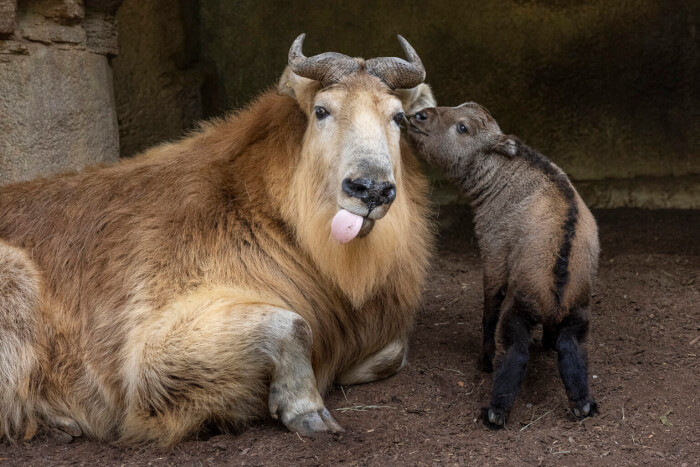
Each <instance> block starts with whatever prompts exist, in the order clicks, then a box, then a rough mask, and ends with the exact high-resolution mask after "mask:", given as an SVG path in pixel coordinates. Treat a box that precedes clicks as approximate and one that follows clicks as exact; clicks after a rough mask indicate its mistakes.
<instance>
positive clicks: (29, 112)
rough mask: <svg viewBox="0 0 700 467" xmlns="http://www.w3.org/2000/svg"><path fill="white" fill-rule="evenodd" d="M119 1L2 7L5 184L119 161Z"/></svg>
mask: <svg viewBox="0 0 700 467" xmlns="http://www.w3.org/2000/svg"><path fill="white" fill-rule="evenodd" d="M118 6H119V1H114V0H102V1H100V0H96V1H90V0H88V1H86V2H85V3H83V1H81V0H36V1H35V0H20V1H19V2H18V3H17V2H15V0H0V184H2V183H6V182H9V181H15V180H27V179H30V178H34V177H38V176H42V175H48V174H51V173H55V172H63V171H67V170H73V169H79V168H81V167H84V166H86V165H92V164H95V163H98V162H104V161H113V160H116V159H117V158H118V157H119V152H118V148H119V142H118V131H117V119H116V111H115V106H114V97H113V89H112V70H111V67H110V65H109V58H110V57H111V56H113V55H114V54H116V47H117V42H116V29H115V27H114V17H113V14H114V13H115V12H116V8H118Z"/></svg>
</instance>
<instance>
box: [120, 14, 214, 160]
mask: <svg viewBox="0 0 700 467" xmlns="http://www.w3.org/2000/svg"><path fill="white" fill-rule="evenodd" d="M188 5H189V6H188ZM196 16H197V10H196V5H195V4H194V2H171V1H169V0H126V1H125V2H124V4H123V5H122V7H121V8H120V9H119V13H118V14H117V19H118V24H119V36H120V46H119V56H118V57H117V58H116V59H115V60H114V62H113V64H114V75H115V82H114V85H115V93H116V102H117V111H118V115H119V131H120V144H121V155H122V156H132V155H134V154H136V153H138V152H140V151H143V150H144V149H147V148H148V147H150V146H152V145H154V144H157V143H161V142H164V141H167V140H172V139H175V138H180V137H182V136H183V135H184V133H185V131H186V130H188V129H190V128H192V127H193V126H194V125H195V123H196V121H197V120H199V119H201V117H202V113H201V108H202V105H201V98H200V87H201V86H202V83H203V81H204V73H203V70H202V67H201V65H200V64H199V62H198V53H199V50H198V45H199V44H198V41H197V34H196V28H197V27H198V25H197V23H196ZM188 28H189V32H190V34H186V30H188Z"/></svg>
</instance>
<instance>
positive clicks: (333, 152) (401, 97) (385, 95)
mask: <svg viewBox="0 0 700 467" xmlns="http://www.w3.org/2000/svg"><path fill="white" fill-rule="evenodd" d="M303 40H304V35H303V34H302V35H301V36H299V37H298V38H297V39H296V40H295V41H294V43H293V44H292V47H291V49H290V51H289V66H288V67H287V69H286V70H285V72H284V74H283V76H282V78H281V80H280V82H279V86H278V90H279V91H280V92H281V93H284V94H288V95H290V96H292V97H294V98H295V99H296V100H297V102H298V104H299V106H300V107H301V109H302V110H303V111H304V113H305V114H306V116H307V120H308V124H307V128H306V133H305V135H304V141H303V148H302V155H301V164H300V165H303V166H304V167H303V170H301V171H300V172H299V173H302V174H304V176H305V177H307V180H306V181H305V182H304V181H302V183H308V184H309V187H307V188H305V189H308V190H311V191H314V195H313V196H315V197H318V198H319V199H318V201H317V204H318V205H320V206H319V210H320V211H323V212H325V213H326V214H325V215H326V216H328V214H332V215H333V214H335V215H336V218H337V217H338V215H339V214H341V213H342V214H344V215H345V218H344V219H345V220H346V221H347V220H348V219H349V223H350V224H352V223H354V227H355V232H354V234H353V233H351V235H350V236H349V237H348V236H345V237H344V240H341V241H349V240H351V239H352V238H354V237H355V236H358V235H359V236H360V237H363V236H366V235H368V234H369V233H370V231H371V230H372V228H373V226H374V222H375V221H377V220H379V219H381V218H382V217H384V216H385V215H386V214H387V213H388V212H389V209H390V207H391V205H392V203H393V202H394V201H395V199H396V198H397V197H400V196H402V194H401V189H402V188H403V187H402V186H401V180H399V179H398V178H399V176H398V175H397V174H399V173H400V165H401V148H400V138H401V130H400V125H401V124H402V123H403V122H404V121H405V118H406V117H405V112H406V111H407V110H408V111H409V112H410V111H415V110H417V109H416V108H415V104H421V103H425V102H428V103H433V104H434V100H433V97H432V94H431V92H430V88H429V87H428V86H427V85H425V84H423V80H424V78H425V70H424V68H423V64H422V63H421V61H420V58H419V57H418V55H417V54H416V52H415V50H413V48H412V47H411V46H410V44H409V43H408V42H407V41H406V40H405V39H403V37H401V36H399V41H400V42H401V46H402V47H403V49H404V52H405V53H406V57H407V60H403V59H400V58H395V57H381V58H373V59H370V60H366V61H365V60H363V59H360V58H351V57H348V56H346V55H342V54H339V53H334V52H327V53H322V54H319V55H315V56H312V57H305V56H304V54H303V53H302V43H303ZM341 217H342V216H341ZM336 218H333V219H334V220H333V223H334V224H335V219H336ZM327 221H328V223H330V222H331V218H330V217H328V219H327ZM334 235H335V232H334ZM338 239H339V240H340V238H338Z"/></svg>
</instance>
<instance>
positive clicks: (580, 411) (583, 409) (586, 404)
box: [571, 399, 598, 420]
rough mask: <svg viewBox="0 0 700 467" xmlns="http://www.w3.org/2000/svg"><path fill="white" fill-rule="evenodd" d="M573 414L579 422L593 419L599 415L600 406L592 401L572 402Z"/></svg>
mask: <svg viewBox="0 0 700 467" xmlns="http://www.w3.org/2000/svg"><path fill="white" fill-rule="evenodd" d="M571 413H573V414H574V417H576V419H577V420H583V419H584V418H586V417H592V416H594V415H596V414H598V404H596V402H595V401H594V400H592V399H583V400H581V401H578V402H572V404H571Z"/></svg>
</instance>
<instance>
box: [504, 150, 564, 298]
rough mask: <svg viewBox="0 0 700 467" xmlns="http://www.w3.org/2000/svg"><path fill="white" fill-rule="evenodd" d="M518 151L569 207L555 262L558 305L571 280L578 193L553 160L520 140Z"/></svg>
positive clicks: (554, 271)
mask: <svg viewBox="0 0 700 467" xmlns="http://www.w3.org/2000/svg"><path fill="white" fill-rule="evenodd" d="M516 145H517V148H518V152H517V155H516V157H521V158H523V159H525V160H526V161H527V162H528V163H529V164H530V165H531V166H532V167H534V168H536V169H537V170H539V171H541V172H542V173H544V174H545V175H546V176H547V178H548V179H549V180H550V181H551V182H552V183H553V184H554V186H556V187H557V189H558V190H559V191H560V192H561V194H562V195H563V196H564V200H566V204H567V205H568V208H567V210H566V219H565V220H564V223H563V224H562V227H561V230H562V233H563V237H564V238H563V240H562V243H561V246H560V247H559V252H558V253H557V260H556V262H555V263H554V269H553V271H552V272H553V273H554V286H555V299H556V301H557V306H560V305H561V301H562V298H563V297H564V289H565V288H566V284H568V282H569V256H570V255H571V245H572V243H573V241H574V236H575V235H576V221H577V220H578V208H577V207H576V195H575V191H574V187H573V186H572V185H571V182H570V181H569V178H568V177H567V176H566V174H564V173H563V172H562V171H561V170H559V169H557V168H556V167H555V166H554V164H552V162H551V161H550V160H549V159H547V158H546V157H545V156H544V155H542V154H540V153H539V152H537V151H535V150H534V149H532V148H530V147H529V146H527V145H526V144H524V143H523V142H522V141H520V140H516Z"/></svg>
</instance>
